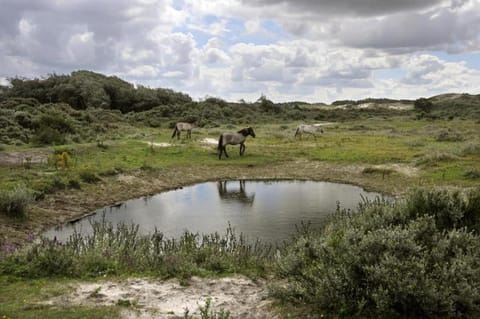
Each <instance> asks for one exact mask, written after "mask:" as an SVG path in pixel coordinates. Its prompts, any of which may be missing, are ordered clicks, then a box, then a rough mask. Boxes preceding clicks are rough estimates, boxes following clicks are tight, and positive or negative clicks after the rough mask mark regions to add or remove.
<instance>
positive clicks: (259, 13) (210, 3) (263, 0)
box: [0, 0, 480, 102]
mask: <svg viewBox="0 0 480 319" xmlns="http://www.w3.org/2000/svg"><path fill="white" fill-rule="evenodd" d="M1 1H2V9H1V10H0V65H1V68H0V78H8V77H11V76H16V75H20V76H29V77H39V76H44V75H46V74H48V73H52V72H56V73H69V72H71V71H72V70H77V69H90V70H92V71H96V72H102V73H106V74H116V75H117V76H120V77H124V78H125V79H127V80H132V81H135V82H136V83H139V84H145V85H150V86H161V87H169V88H173V89H176V90H179V91H183V92H186V93H188V94H191V95H192V96H194V97H196V98H201V97H204V96H206V95H210V96H219V97H223V98H225V99H232V100H238V99H241V98H244V99H246V100H255V99H257V98H258V97H259V96H260V94H262V93H263V94H267V96H268V97H269V98H272V99H274V100H277V101H286V100H292V99H295V100H308V101H327V102H328V101H331V100H335V99H344V98H352V99H359V98H364V97H369V96H376V97H382V96H386V97H401V98H416V97H418V96H420V95H421V96H429V95H433V92H435V93H443V92H451V91H462V92H464V91H469V92H471V93H478V87H480V74H479V72H480V71H479V70H478V66H477V68H475V65H476V64H474V63H473V66H472V63H470V64H469V63H467V62H462V58H461V57H462V54H469V55H470V56H469V59H470V61H471V60H473V59H475V57H478V55H479V54H480V15H479V14H478V12H480V0H451V1H450V0H425V1H414V0H406V1H393V0H388V1H386V0H358V1H350V0H326V1H316V0H315V1H314V0H295V1H293V0H256V1H254V0H243V1H242V0H183V1H177V0H135V1H131V0H96V1H93V0H71V1H48V0H38V1H28V0H1ZM438 52H440V53H441V55H439V54H438ZM454 53H455V54H457V55H456V56H454V55H452V54H454ZM472 56H473V57H472ZM451 57H455V58H451ZM449 60H451V61H449ZM452 61H456V62H452ZM390 70H400V71H399V72H398V73H399V74H400V75H398V74H397V75H396V76H392V77H388V78H385V77H379V76H377V74H378V72H384V73H387V74H388V72H390ZM429 92H430V94H429Z"/></svg>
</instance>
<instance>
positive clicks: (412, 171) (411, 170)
mask: <svg viewBox="0 0 480 319" xmlns="http://www.w3.org/2000/svg"><path fill="white" fill-rule="evenodd" d="M372 167H374V168H378V169H391V170H394V171H396V172H397V173H400V174H403V175H405V176H408V177H416V176H418V171H419V170H418V168H417V167H414V166H411V165H408V164H400V163H391V164H380V165H373V166H372Z"/></svg>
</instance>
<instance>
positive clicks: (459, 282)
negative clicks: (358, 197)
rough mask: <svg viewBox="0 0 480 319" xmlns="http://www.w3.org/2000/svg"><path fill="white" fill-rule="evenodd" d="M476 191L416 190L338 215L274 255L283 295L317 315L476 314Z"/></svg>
mask: <svg viewBox="0 0 480 319" xmlns="http://www.w3.org/2000/svg"><path fill="white" fill-rule="evenodd" d="M479 231H480V189H477V190H474V191H471V192H470V193H468V194H467V195H462V194H460V193H448V192H445V191H429V192H428V191H422V190H420V191H416V192H413V193H412V194H411V195H409V196H408V197H407V198H406V199H404V200H400V201H398V202H397V203H396V204H390V203H386V202H382V201H375V202H368V203H364V204H362V205H360V207H359V213H358V214H355V215H352V214H349V213H347V212H344V211H343V212H338V213H337V214H336V215H335V216H334V217H333V221H332V222H331V223H330V224H328V225H327V226H325V228H324V230H323V231H322V232H321V233H320V234H315V233H313V232H312V231H309V232H305V233H303V234H301V235H299V237H298V238H297V240H296V241H295V242H294V243H293V244H291V245H290V246H289V247H288V248H287V249H286V251H285V253H284V255H283V256H282V257H279V259H278V266H279V268H278V270H279V274H280V275H281V276H282V277H284V278H285V280H286V281H287V282H288V284H287V285H283V286H282V287H277V288H276V292H277V295H278V296H280V297H281V298H283V299H284V300H287V301H288V300H289V301H292V302H295V303H301V304H305V305H306V306H307V307H308V312H309V313H313V314H315V315H318V316H319V317H320V315H321V314H323V313H324V312H325V311H330V312H331V313H334V314H335V315H340V316H355V317H358V316H362V315H363V316H369V317H370V316H371V317H375V318H391V317H393V318H398V317H412V318H440V317H441V318H453V317H462V318H478V316H479V315H480V294H479V291H480V236H479Z"/></svg>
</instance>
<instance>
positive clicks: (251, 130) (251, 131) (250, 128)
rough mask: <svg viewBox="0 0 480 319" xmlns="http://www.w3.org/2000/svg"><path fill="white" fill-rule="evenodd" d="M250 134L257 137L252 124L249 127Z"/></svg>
mask: <svg viewBox="0 0 480 319" xmlns="http://www.w3.org/2000/svg"><path fill="white" fill-rule="evenodd" d="M248 134H250V135H251V136H252V137H255V132H254V131H253V128H252V127H251V126H250V127H249V128H248Z"/></svg>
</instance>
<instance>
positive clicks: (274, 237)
mask: <svg viewBox="0 0 480 319" xmlns="http://www.w3.org/2000/svg"><path fill="white" fill-rule="evenodd" d="M362 196H363V197H366V198H369V199H372V200H373V199H374V198H375V197H377V196H381V195H380V194H378V193H372V192H366V191H364V190H363V189H362V188H360V187H357V186H352V185H346V184H336V183H327V182H313V181H273V182H272V181H222V182H207V183H202V184H197V185H193V186H188V187H184V188H182V189H179V190H172V191H168V192H163V193H160V194H157V195H154V196H149V197H142V198H139V199H133V200H129V201H127V202H125V203H123V204H122V205H120V206H117V207H106V208H101V209H98V210H97V211H96V212H95V214H94V215H92V216H90V217H86V218H84V219H81V220H79V221H76V222H74V223H68V224H65V225H63V226H60V227H55V228H52V229H50V230H48V231H47V232H46V233H44V235H45V236H46V237H48V238H54V237H57V239H59V240H61V241H65V240H66V239H67V238H68V237H69V236H70V235H71V234H72V233H73V231H74V228H75V229H76V230H77V231H79V232H82V233H84V234H87V233H89V232H90V231H91V226H90V223H91V222H92V221H101V220H102V218H105V219H106V220H107V221H108V222H112V223H113V224H114V225H116V224H118V223H120V222H124V223H135V224H138V225H139V227H140V232H141V233H143V234H147V233H152V232H153V231H154V229H155V227H156V228H157V229H158V230H159V231H161V232H163V233H164V234H165V235H166V236H167V237H169V238H171V237H179V236H180V235H181V234H182V233H183V232H184V231H185V230H189V231H191V232H194V233H197V232H198V233H200V234H202V233H203V234H207V233H213V232H219V233H220V234H224V233H225V230H226V228H227V227H228V224H229V223H230V224H231V225H232V226H233V227H234V228H235V230H236V233H237V234H239V233H243V234H244V235H246V236H247V237H248V238H250V239H255V238H259V239H261V240H262V241H264V242H270V243H273V242H280V241H282V240H286V239H289V238H290V237H291V236H292V235H293V234H294V233H295V225H299V224H300V223H301V222H302V221H304V222H307V221H310V222H311V223H312V224H313V225H315V224H319V223H321V222H322V220H324V219H325V217H326V216H328V215H329V214H331V213H333V212H335V210H336V208H337V203H338V202H339V203H340V206H341V207H342V208H346V209H351V210H355V209H356V208H357V206H358V203H359V202H360V201H361V200H362V199H361V197H362Z"/></svg>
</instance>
